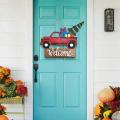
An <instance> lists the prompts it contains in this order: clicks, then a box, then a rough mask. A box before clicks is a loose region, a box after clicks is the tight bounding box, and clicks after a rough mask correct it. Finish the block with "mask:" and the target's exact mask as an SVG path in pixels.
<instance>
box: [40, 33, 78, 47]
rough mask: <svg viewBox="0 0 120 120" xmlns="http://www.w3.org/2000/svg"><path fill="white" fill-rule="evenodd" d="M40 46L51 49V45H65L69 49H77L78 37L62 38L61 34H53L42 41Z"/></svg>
mask: <svg viewBox="0 0 120 120" xmlns="http://www.w3.org/2000/svg"><path fill="white" fill-rule="evenodd" d="M40 45H43V47H44V48H49V47H50V45H65V46H68V48H75V46H76V45H77V37H60V32H53V33H51V35H50V36H45V37H43V38H42V39H41V42H40Z"/></svg>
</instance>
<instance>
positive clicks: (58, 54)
mask: <svg viewBox="0 0 120 120" xmlns="http://www.w3.org/2000/svg"><path fill="white" fill-rule="evenodd" d="M44 54H45V57H46V58H74V57H75V56H76V51H75V49H69V48H48V49H45V53H44Z"/></svg>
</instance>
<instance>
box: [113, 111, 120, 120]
mask: <svg viewBox="0 0 120 120" xmlns="http://www.w3.org/2000/svg"><path fill="white" fill-rule="evenodd" d="M112 120H120V111H116V112H114V113H113V114H112Z"/></svg>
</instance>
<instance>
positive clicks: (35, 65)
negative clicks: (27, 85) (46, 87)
mask: <svg viewBox="0 0 120 120" xmlns="http://www.w3.org/2000/svg"><path fill="white" fill-rule="evenodd" d="M37 70H38V64H34V71H35V76H34V82H35V83H36V82H37Z"/></svg>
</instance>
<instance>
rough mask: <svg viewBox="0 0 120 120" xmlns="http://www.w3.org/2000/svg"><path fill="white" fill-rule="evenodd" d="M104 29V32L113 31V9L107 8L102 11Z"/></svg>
mask: <svg viewBox="0 0 120 120" xmlns="http://www.w3.org/2000/svg"><path fill="white" fill-rule="evenodd" d="M104 24H105V25H104V29H105V31H106V32H113V31H114V9H112V8H108V9H105V11H104Z"/></svg>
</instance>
